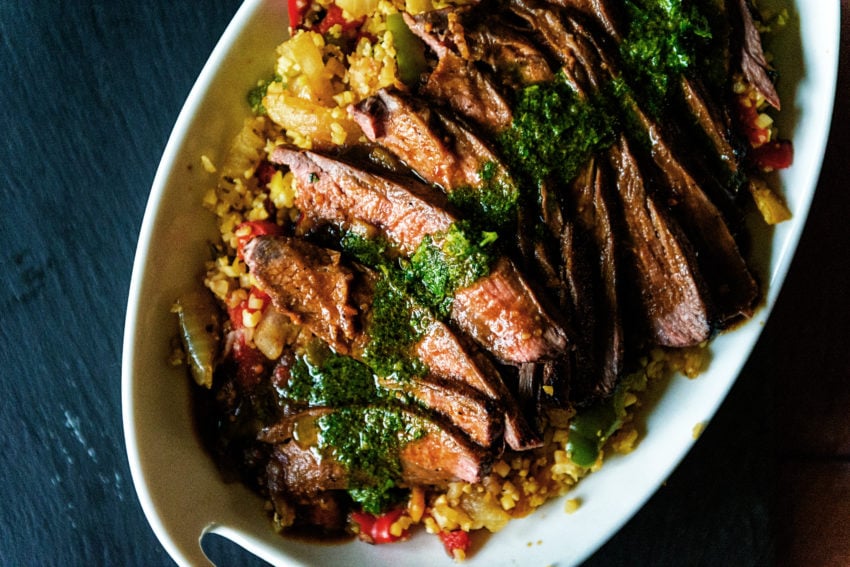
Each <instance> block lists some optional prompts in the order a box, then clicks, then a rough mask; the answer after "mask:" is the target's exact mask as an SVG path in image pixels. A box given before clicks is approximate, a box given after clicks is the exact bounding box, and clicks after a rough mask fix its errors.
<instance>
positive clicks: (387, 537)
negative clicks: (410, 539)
mask: <svg viewBox="0 0 850 567" xmlns="http://www.w3.org/2000/svg"><path fill="white" fill-rule="evenodd" d="M403 513H404V510H403V509H398V510H390V511H389V512H386V513H384V514H381V515H380V516H374V515H372V514H369V513H367V512H352V513H351V519H352V520H354V521H355V522H357V525H359V526H360V534H359V537H360V539H361V540H363V541H365V542H367V543H372V544H381V543H394V542H397V541H401V540H403V539H407V536H408V534H407V530H405V531H404V532H402V534H401V535H399V536H395V535H393V534H392V533H390V528H391V527H392V525H393V524H394V523H396V522H397V521H398V520H399V518H401V516H402V514H403Z"/></svg>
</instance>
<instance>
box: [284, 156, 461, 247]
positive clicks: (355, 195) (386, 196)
mask: <svg viewBox="0 0 850 567" xmlns="http://www.w3.org/2000/svg"><path fill="white" fill-rule="evenodd" d="M270 159H271V161H272V162H274V163H277V164H284V165H287V166H289V168H290V169H291V170H292V172H293V173H294V174H295V177H296V180H297V183H298V191H297V192H296V196H295V206H296V207H298V209H299V210H300V211H301V212H302V213H304V214H306V215H308V216H311V217H313V218H316V219H321V220H324V221H330V222H333V223H335V224H339V225H340V226H342V227H343V228H348V227H350V226H352V225H354V224H357V223H359V222H360V223H363V222H365V223H367V224H369V225H371V226H373V227H375V228H377V229H379V230H380V231H382V232H383V233H385V235H386V237H387V238H388V239H389V240H390V241H391V242H393V244H395V245H396V246H398V248H399V250H400V251H401V252H402V253H404V254H406V255H409V254H412V253H413V252H414V251H415V250H416V248H417V246H419V244H420V243H421V242H422V239H423V238H424V237H425V236H426V235H428V234H436V233H440V232H443V231H446V230H448V229H449V227H450V226H451V225H452V223H453V222H454V220H455V219H454V217H453V216H452V215H450V214H449V213H448V212H447V211H446V209H445V204H446V203H445V199H444V198H443V196H442V195H441V194H440V193H438V192H435V191H434V190H433V189H431V188H430V187H428V186H426V185H424V184H422V183H417V182H416V181H413V180H411V179H405V180H404V181H403V182H402V181H400V180H397V179H395V178H393V177H390V176H389V175H376V174H374V173H371V172H368V171H366V170H365V169H361V168H359V167H356V166H354V165H351V164H348V163H346V162H344V161H342V160H338V159H335V158H332V157H328V156H324V155H322V154H319V153H316V152H311V151H304V150H297V149H293V148H289V147H286V146H279V147H277V148H275V150H274V151H273V152H272V154H271V156H270Z"/></svg>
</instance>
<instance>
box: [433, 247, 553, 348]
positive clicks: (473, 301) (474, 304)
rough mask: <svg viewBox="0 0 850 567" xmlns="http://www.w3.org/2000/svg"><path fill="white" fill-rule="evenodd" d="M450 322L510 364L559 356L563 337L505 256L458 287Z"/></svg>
mask: <svg viewBox="0 0 850 567" xmlns="http://www.w3.org/2000/svg"><path fill="white" fill-rule="evenodd" d="M450 317H451V321H452V322H453V323H454V324H455V325H457V326H458V327H459V328H461V329H463V330H464V331H465V332H466V333H467V334H469V336H471V337H472V338H473V339H474V340H475V341H476V342H477V343H478V344H480V345H481V346H482V347H484V348H485V349H486V350H488V351H489V352H491V353H493V354H494V355H495V356H496V357H497V358H499V359H500V360H502V361H503V362H505V363H509V364H522V363H524V362H537V361H541V360H549V359H553V358H557V357H558V356H559V355H560V354H563V353H564V352H565V351H566V350H567V347H568V342H567V335H566V333H565V332H564V330H563V329H562V328H561V326H560V325H558V323H556V322H555V321H554V320H553V319H552V318H551V317H550V316H549V315H548V314H547V313H546V310H545V309H544V308H543V307H542V305H541V304H540V302H539V301H538V299H537V297H536V296H535V294H534V292H533V291H532V290H531V288H530V287H529V285H528V284H527V283H526V282H525V280H524V279H523V278H522V277H521V276H520V274H519V272H518V271H517V269H516V266H514V264H513V262H512V261H511V260H510V259H508V258H507V257H504V256H503V257H502V258H500V259H498V260H497V261H496V263H495V265H494V266H493V267H492V268H491V270H490V274H489V275H488V276H485V277H483V278H479V279H478V280H477V281H476V282H475V283H473V284H472V285H470V286H468V287H466V288H463V289H460V290H457V291H456V292H455V296H454V302H453V303H452V310H451V314H450Z"/></svg>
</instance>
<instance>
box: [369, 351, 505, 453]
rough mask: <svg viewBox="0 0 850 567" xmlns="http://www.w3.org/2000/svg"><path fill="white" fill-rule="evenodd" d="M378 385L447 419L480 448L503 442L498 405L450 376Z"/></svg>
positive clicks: (433, 375) (420, 377)
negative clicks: (413, 400)
mask: <svg viewBox="0 0 850 567" xmlns="http://www.w3.org/2000/svg"><path fill="white" fill-rule="evenodd" d="M423 362H425V361H423ZM429 370H431V369H430V368H429ZM380 383H381V385H382V386H384V387H385V388H388V389H390V390H394V391H396V392H397V393H398V394H399V396H400V397H402V398H405V397H408V396H410V397H412V398H414V399H415V400H416V401H417V402H419V403H421V404H424V405H425V407H427V408H429V409H432V410H434V411H437V412H439V413H441V414H442V415H444V416H446V417H448V418H449V419H450V420H451V421H452V423H454V424H455V425H457V426H458V428H459V429H460V430H461V431H463V432H464V433H466V434H467V435H469V437H470V439H472V440H473V441H474V442H476V443H478V444H479V445H481V446H482V447H485V448H490V447H494V448H495V447H496V446H497V442H498V441H501V440H502V433H503V432H504V424H503V422H502V414H503V410H501V404H497V403H496V401H495V400H493V399H492V398H490V397H488V396H486V395H484V394H483V393H482V392H481V391H479V390H477V389H475V388H473V387H472V386H470V385H468V384H467V383H465V382H463V381H461V380H458V379H456V378H454V377H453V376H452V377H450V378H443V377H440V375H439V374H438V373H435V372H433V371H431V373H430V374H428V375H426V376H415V377H412V378H409V379H406V380H393V379H392V378H384V379H381V380H380Z"/></svg>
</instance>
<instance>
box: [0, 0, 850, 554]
mask: <svg viewBox="0 0 850 567" xmlns="http://www.w3.org/2000/svg"><path fill="white" fill-rule="evenodd" d="M238 5H239V2H237V1H235V0H207V1H205V2H189V1H185V0H181V1H176V0H146V1H141V2H139V1H136V2H130V1H126V0H120V1H119V0H114V1H91V2H77V1H63V2H57V1H50V2H48V1H44V0H40V1H24V0H18V1H9V0H3V1H0V85H1V86H0V93H1V94H0V96H2V100H0V113H2V121H0V125H2V132H0V206H2V210H3V213H2V222H1V223H0V243H2V247H0V266H2V270H0V369H2V381H0V503H2V504H0V564H2V565H59V564H61V565H168V564H171V561H170V559H169V558H168V556H167V554H166V553H165V551H164V550H163V549H162V547H161V546H160V545H159V543H158V541H157V540H156V538H155V537H154V535H153V532H152V531H151V529H150V528H149V526H148V524H147V522H146V520H145V518H144V516H143V514H142V510H141V507H140V506H139V503H138V501H137V499H136V495H135V492H134V489H133V486H132V480H131V478H130V473H129V469H128V465H127V460H126V454H125V448H124V442H123V432H122V422H121V401H120V389H121V388H120V386H121V385H120V382H121V342H122V334H123V323H124V310H125V305H126V299H127V291H128V287H129V282H130V273H131V269H132V262H133V255H134V252H135V246H136V240H137V237H138V230H139V227H140V225H141V220H142V215H143V212H144V207H145V203H146V200H147V197H148V191H149V188H150V186H151V183H152V181H153V177H154V172H155V170H156V167H157V165H158V162H159V158H160V155H161V153H162V151H163V149H164V147H165V143H166V141H167V138H168V135H169V133H170V131H171V128H172V126H173V124H174V121H175V119H176V118H177V114H178V112H179V111H180V108H181V106H182V104H183V101H184V99H185V98H186V95H187V94H188V92H189V89H190V88H191V86H192V84H193V82H194V81H195V78H196V77H197V75H198V73H199V71H200V70H201V67H202V65H203V64H204V62H205V61H206V59H207V57H208V55H209V53H210V52H211V50H212V48H213V46H214V45H215V43H216V41H217V40H218V38H219V36H220V34H221V32H222V31H223V30H224V28H225V26H226V25H227V23H228V22H229V21H230V18H231V17H232V15H233V14H234V13H235V11H236V9H237V7H238ZM842 7H843V8H844V10H843V14H842V20H843V21H842V24H843V32H844V33H843V40H842V58H841V61H842V63H841V66H842V68H841V71H840V76H839V86H838V93H839V94H838V104H837V105H836V111H835V115H834V122H833V128H832V134H831V137H830V141H829V147H828V149H827V154H826V160H825V165H824V168H823V173H822V176H821V180H820V183H819V186H818V190H817V193H816V195H815V200H814V204H813V207H812V211H811V216H810V219H809V224H808V226H807V228H806V230H805V233H804V235H803V239H802V242H801V244H800V248H799V251H798V253H797V256H796V258H795V260H794V263H793V265H792V268H791V272H790V275H789V276H788V279H787V283H786V286H785V288H784V290H783V291H782V293H781V295H780V298H779V301H778V304H777V305H776V308H775V311H774V314H773V315H772V317H771V319H770V321H769V323H768V324H767V327H766V329H765V331H764V334H763V336H762V337H761V340H760V341H759V343H758V346H757V348H756V350H755V352H754V353H753V355H752V358H751V359H750V361H749V363H748V364H747V366H746V368H745V369H744V371H743V374H742V375H741V378H740V380H739V381H738V382H737V384H736V386H735V387H734V389H733V390H732V392H731V395H730V396H729V398H728V399H727V400H726V402H725V403H724V405H723V406H722V408H721V409H720V411H719V413H718V414H717V416H716V418H715V420H714V421H713V422H712V423H711V424H710V426H709V427H708V429H707V430H706V431H705V433H704V434H703V436H702V438H701V439H700V441H699V442H698V443H697V444H696V447H695V448H694V450H693V451H692V452H691V453H690V454H689V455H688V457H687V458H686V459H685V460H684V462H683V463H682V464H681V465H680V466H679V467H678V469H677V470H676V471H675V473H674V474H673V475H672V476H671V477H670V478H669V480H668V482H667V483H666V484H665V485H664V486H663V487H662V488H661V489H660V490H659V491H658V493H657V494H656V495H655V496H654V497H653V498H652V499H651V500H650V501H649V503H648V504H647V505H646V507H644V508H643V509H642V510H641V511H640V512H639V513H638V514H637V516H635V518H634V519H632V520H631V521H630V522H629V523H628V524H627V525H626V527H625V528H624V529H623V530H622V531H621V532H620V533H619V534H617V535H616V536H615V537H614V538H613V539H612V540H611V541H610V542H609V543H608V544H607V545H605V546H604V547H603V548H602V549H600V550H599V551H598V552H597V553H596V554H595V555H594V556H593V557H592V558H591V559H590V560H589V561H588V564H589V565H620V564H651V565H768V564H787V565H800V564H805V565H850V521H848V520H850V418H848V414H850V344H848V336H850V333H848V331H850V317H848V315H850V296H848V292H847V290H848V289H850V260H848V249H849V248H850V229H848V221H847V215H848V210H850V209H848V206H850V173H848V167H847V163H848V157H847V156H848V155H850V137H848V128H850V112H848V109H847V108H846V107H845V106H844V104H843V103H844V102H846V100H847V93H848V88H849V87H850V60H848V56H850V45H849V44H848V31H850V29H848V28H850V16H848V12H847V9H848V0H842ZM208 547H209V548H210V551H211V553H212V554H213V556H214V557H216V558H217V559H218V560H219V562H220V564H222V565H237V564H238V565H250V564H258V563H259V562H258V561H256V560H254V559H253V558H250V557H247V556H246V555H245V554H244V553H241V552H240V551H239V550H235V549H233V548H232V546H230V545H228V544H226V543H222V542H221V541H213V542H210V543H209V544H208Z"/></svg>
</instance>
